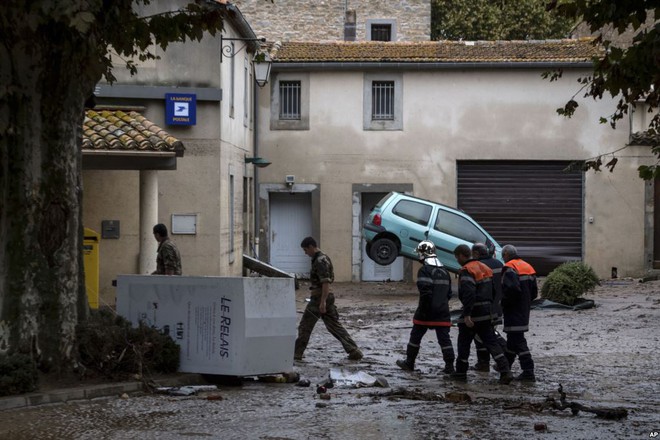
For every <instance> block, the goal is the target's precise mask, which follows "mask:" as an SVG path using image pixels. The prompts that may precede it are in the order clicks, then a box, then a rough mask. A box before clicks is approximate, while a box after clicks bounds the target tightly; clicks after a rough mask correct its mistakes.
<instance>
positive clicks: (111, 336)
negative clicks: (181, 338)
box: [76, 309, 180, 378]
mask: <svg viewBox="0 0 660 440" xmlns="http://www.w3.org/2000/svg"><path fill="white" fill-rule="evenodd" d="M76 335H77V337H78V341H79V353H80V361H81V363H82V364H83V365H84V366H85V367H86V368H88V369H90V370H92V371H94V372H97V373H99V374H101V375H103V376H105V377H108V378H122V377H126V376H129V375H132V374H139V375H140V376H142V375H144V374H148V373H156V372H158V373H174V372H176V371H177V369H178V368H179V358H180V354H179V346H178V345H177V344H176V343H175V342H174V341H173V340H172V339H171V338H170V337H169V336H167V335H164V334H162V333H161V332H159V331H158V330H156V329H153V328H150V327H147V326H145V325H140V326H139V327H137V328H133V327H132V326H131V324H130V322H128V321H127V320H125V319H124V318H122V317H121V316H117V315H116V314H115V313H114V312H113V311H112V310H107V309H103V310H99V311H92V313H91V315H90V317H89V319H88V320H87V321H86V322H84V323H82V324H79V325H78V327H77V329H76Z"/></svg>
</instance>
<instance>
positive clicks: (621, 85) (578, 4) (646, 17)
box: [547, 0, 660, 179]
mask: <svg viewBox="0 0 660 440" xmlns="http://www.w3.org/2000/svg"><path fill="white" fill-rule="evenodd" d="M547 9H548V10H549V11H553V12H555V13H556V14H557V15H558V16H561V17H565V18H567V19H582V20H583V21H584V22H585V23H586V24H587V25H588V26H589V28H590V30H591V32H592V33H595V35H596V41H595V43H596V44H602V45H603V46H604V47H605V49H606V52H605V55H604V56H603V57H602V58H601V59H598V60H595V61H594V69H593V74H592V75H589V76H587V77H583V78H580V83H581V84H582V87H581V89H580V90H579V91H578V92H577V93H576V94H575V95H574V96H573V99H570V100H569V101H568V102H567V103H566V105H565V106H564V107H563V108H560V109H558V110H557V112H558V113H559V114H561V115H564V116H568V117H570V116H572V115H573V114H574V113H575V111H576V109H577V108H578V103H577V101H576V100H575V98H576V96H577V95H578V94H580V93H581V92H584V97H585V98H587V97H591V98H593V99H601V98H602V97H603V96H604V95H610V96H612V97H618V98H619V99H618V102H617V105H616V108H615V109H614V112H613V113H612V114H611V115H609V116H608V117H601V119H600V121H601V123H609V124H610V125H611V126H612V128H615V127H616V123H617V121H619V120H620V119H622V118H623V117H624V116H625V115H626V114H627V113H628V109H629V108H630V107H631V106H635V105H639V104H640V103H644V104H645V105H644V107H646V109H647V110H648V111H649V112H651V113H655V116H654V117H653V118H651V123H650V125H649V127H648V128H649V134H651V135H655V136H657V135H658V134H660V131H659V130H660V115H658V113H657V110H658V105H659V104H660V34H659V31H660V23H658V18H660V0H616V1H612V0H552V1H551V2H550V3H548V5H547ZM610 30H612V31H613V32H608V31H610ZM624 33H630V34H631V38H630V39H629V42H628V43H629V44H620V42H619V41H618V38H617V37H618V36H620V35H621V34H624ZM561 73H562V72H561V71H558V72H554V73H552V74H549V75H548V77H549V78H550V80H556V79H558V78H559V77H561ZM652 151H653V154H655V155H656V156H659V157H660V145H658V143H657V142H656V143H655V146H653V147H652ZM602 163H603V159H602V157H596V158H593V159H590V160H588V161H586V162H585V169H594V170H596V171H599V170H600V167H601V165H602ZM615 164H616V157H613V158H612V159H611V160H610V161H609V162H608V163H607V164H606V166H607V167H608V168H609V169H610V171H611V170H613V169H614V165H615ZM639 174H640V177H642V178H644V179H652V178H654V177H660V168H658V166H657V165H653V166H640V167H639Z"/></svg>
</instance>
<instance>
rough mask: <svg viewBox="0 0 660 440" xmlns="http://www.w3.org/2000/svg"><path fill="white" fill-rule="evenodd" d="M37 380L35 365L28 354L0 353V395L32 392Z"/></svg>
mask: <svg viewBox="0 0 660 440" xmlns="http://www.w3.org/2000/svg"><path fill="white" fill-rule="evenodd" d="M38 380H39V374H38V373H37V365H36V363H35V362H34V361H33V360H32V359H31V358H30V356H27V355H24V354H10V355H0V396H10V395H12V394H22V393H29V392H32V391H34V390H36V389H37V382H38Z"/></svg>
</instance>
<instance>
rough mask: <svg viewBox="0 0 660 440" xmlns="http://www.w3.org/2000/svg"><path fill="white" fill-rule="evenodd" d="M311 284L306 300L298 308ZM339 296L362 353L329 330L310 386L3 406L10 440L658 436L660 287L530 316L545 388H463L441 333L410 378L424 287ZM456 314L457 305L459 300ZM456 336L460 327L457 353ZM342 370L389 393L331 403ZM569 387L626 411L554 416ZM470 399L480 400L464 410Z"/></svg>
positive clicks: (482, 376)
mask: <svg viewBox="0 0 660 440" xmlns="http://www.w3.org/2000/svg"><path fill="white" fill-rule="evenodd" d="M305 287H306V286H305V285H304V284H303V286H302V288H301V290H299V291H298V292H297V294H296V296H297V303H296V305H297V308H298V310H299V311H302V310H303V308H304V306H305V302H304V299H305V296H306V293H307V292H306V291H305ZM333 290H334V291H335V294H336V296H337V303H338V306H339V308H340V314H341V317H342V320H343V322H344V324H345V326H346V327H347V328H348V329H349V331H350V333H351V334H352V335H353V337H354V338H355V339H356V341H357V342H358V344H359V345H360V346H361V348H362V349H363V351H364V353H365V357H364V359H363V360H362V361H359V362H353V361H348V360H346V359H345V353H343V351H342V349H341V346H340V345H339V343H338V342H337V341H335V340H334V339H333V338H332V337H331V336H330V335H329V334H328V333H327V331H326V330H325V328H324V327H323V325H322V324H320V325H319V326H317V328H316V329H315V331H314V334H313V335H312V339H311V341H310V346H309V348H308V350H307V352H306V353H305V359H304V361H302V362H298V363H296V364H295V367H294V369H295V370H296V371H297V372H299V373H300V375H301V377H302V378H304V379H309V380H310V381H311V382H312V386H311V387H308V388H305V387H300V386H296V385H294V384H280V383H264V382H257V381H245V382H244V383H243V384H242V385H241V386H233V387H231V386H221V387H220V388H219V390H218V391H216V392H212V393H201V394H200V395H198V396H191V397H172V396H163V395H138V396H130V397H129V398H127V399H121V398H109V399H101V400H97V401H92V402H76V403H69V404H61V405H52V406H43V407H37V408H33V409H23V410H11V411H4V412H0V439H128V438H136V439H137V438H139V439H197V438H199V439H201V438H213V439H216V438H217V439H264V440H284V439H445V438H479V439H482V438H483V439H527V438H543V439H594V438H598V439H628V438H630V439H643V438H653V437H652V435H653V434H652V433H654V432H660V354H659V353H658V338H659V337H660V336H659V335H660V281H652V282H647V283H640V282H639V280H613V281H605V282H603V285H602V286H601V287H600V288H598V289H597V290H596V291H595V292H593V293H592V294H588V295H587V296H586V297H587V298H590V299H594V300H595V302H596V304H597V307H595V308H593V309H589V310H583V311H572V310H556V309H555V310H549V309H545V310H533V311H532V317H531V321H532V322H531V331H530V332H529V333H528V342H529V345H530V348H531V350H532V354H533V356H534V361H535V363H536V366H537V371H536V375H537V378H538V382H537V383H535V384H532V385H526V384H520V383H514V384H511V385H498V384H497V377H498V374H497V373H495V372H490V373H476V372H470V373H469V376H468V377H469V379H468V383H466V384H462V383H455V382H451V381H448V380H446V379H444V378H443V377H442V376H443V375H442V373H441V372H440V369H441V367H442V361H441V356H440V349H439V347H438V345H437V342H436V341H435V339H434V337H433V336H432V334H431V333H429V334H427V335H426V337H425V339H424V341H423V343H422V349H421V352H420V356H419V358H418V365H417V368H418V371H416V372H414V373H409V372H404V371H401V370H399V369H398V368H397V367H396V365H395V364H394V362H395V360H396V359H398V358H401V357H402V356H403V353H404V350H405V345H406V342H407V340H408V334H409V331H410V325H411V323H410V321H411V317H412V313H413V311H414V309H415V306H416V303H417V292H416V289H415V286H414V284H402V283H361V284H351V283H345V284H336V285H334V289H333ZM452 307H454V308H458V303H457V301H456V300H455V299H454V300H452ZM457 333H458V332H457V329H455V328H454V329H452V335H451V336H452V340H453V341H454V344H455V343H456V336H457ZM471 361H474V354H473V355H472V358H471ZM333 367H344V368H346V369H349V370H350V371H364V372H366V373H369V374H371V375H373V376H382V377H384V378H385V379H386V380H387V381H388V383H389V387H387V388H381V387H364V388H337V387H335V388H332V389H329V390H328V394H330V399H329V400H323V399H321V398H320V397H319V395H318V394H317V393H316V386H315V385H316V384H317V383H320V382H323V381H324V380H325V378H326V377H327V375H328V372H329V369H330V368H333ZM518 372H519V365H518V364H517V363H516V364H515V365H514V373H518ZM560 384H561V385H562V386H563V389H564V391H565V392H566V399H567V401H570V402H577V403H580V404H582V405H585V406H588V407H594V408H598V409H606V410H612V409H615V408H623V409H625V410H627V412H628V415H627V417H625V418H623V419H620V420H606V419H603V418H599V417H597V416H595V415H594V414H592V413H586V412H579V413H578V414H577V415H573V414H572V413H571V411H570V410H569V409H565V410H563V411H562V410H553V409H549V408H547V407H544V402H546V400H547V399H548V398H549V397H550V398H554V399H555V400H556V401H558V399H559V394H558V392H557V390H558V387H559V385H560ZM465 394H467V396H468V397H469V400H471V402H456V401H454V400H455V399H453V397H454V396H458V397H459V398H460V397H464V396H465ZM209 396H211V399H209ZM458 400H461V399H458ZM542 427H547V429H543V430H536V428H542ZM658 438H660V435H659V436H658Z"/></svg>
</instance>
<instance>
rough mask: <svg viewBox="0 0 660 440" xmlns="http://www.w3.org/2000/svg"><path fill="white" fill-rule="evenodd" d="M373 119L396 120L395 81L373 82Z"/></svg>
mask: <svg viewBox="0 0 660 440" xmlns="http://www.w3.org/2000/svg"><path fill="white" fill-rule="evenodd" d="M371 120H372V121H391V120H394V81H373V82H372V83H371Z"/></svg>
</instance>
